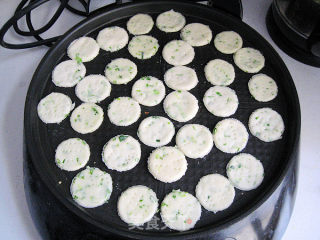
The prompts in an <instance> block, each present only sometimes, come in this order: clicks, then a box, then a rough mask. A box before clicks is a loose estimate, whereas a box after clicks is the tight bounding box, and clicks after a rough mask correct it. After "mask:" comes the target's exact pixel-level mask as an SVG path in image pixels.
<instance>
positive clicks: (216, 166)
mask: <svg viewBox="0 0 320 240" xmlns="http://www.w3.org/2000/svg"><path fill="white" fill-rule="evenodd" d="M170 9H174V10H175V11H178V12H181V13H182V14H183V15H184V16H185V17H186V20H187V24H188V23H192V22H200V23H204V24H206V25H209V26H210V28H211V29H212V31H213V37H215V35H216V34H218V33H219V32H221V31H224V30H233V31H236V32H238V33H239V34H240V35H241V36H242V38H243V40H244V42H243V46H244V47H253V48H256V49H258V50H260V51H261V52H262V53H263V55H264V56H265V59H266V64H265V67H264V68H263V69H262V70H261V71H260V73H265V74H267V75H269V76H270V77H272V78H273V79H274V80H275V81H276V82H277V85H278V88H279V92H278V96H277V97H276V98H275V99H274V100H272V101H271V102H267V103H261V102H257V101H256V100H254V99H253V98H252V97H251V96H250V93H249V90H248V86H247V83H248V80H249V79H250V77H251V76H252V74H249V73H245V72H243V71H241V70H240V69H239V68H237V67H236V66H235V65H234V63H233V57H232V55H225V54H222V53H220V52H218V51H217V50H216V49H215V47H214V46H213V43H212V42H211V43H210V44H209V45H206V46H203V47H195V59H194V60H193V62H192V63H191V64H189V65H188V66H190V67H192V68H194V69H195V70H196V72H197V75H198V79H199V83H198V85H197V86H196V87H195V88H194V89H192V90H191V91H190V92H191V93H192V94H193V95H194V96H196V97H197V99H198V101H199V111H198V113H197V115H196V117H195V118H193V119H192V120H190V121H188V122H187V123H199V124H203V125H205V126H207V127H208V128H209V129H210V130H212V129H213V128H214V126H215V124H216V123H217V122H218V121H220V120H222V118H219V117H215V116H213V115H212V114H210V113H209V112H208V111H207V110H206V108H205V107H204V105H203V102H202V98H203V95H204V93H205V91H206V90H207V89H208V88H209V87H211V84H210V83H209V82H208V81H207V80H206V79H205V76H204V70H203V69H204V66H205V65H206V63H207V62H208V61H210V60H212V59H215V58H220V59H224V60H226V61H228V62H230V63H232V64H233V65H234V66H235V72H236V78H235V81H234V82H233V83H232V84H231V85H230V86H229V87H231V88H232V89H234V90H235V91H236V93H237V96H238V98H239V108H238V110H237V112H236V113H235V114H234V115H233V116H232V117H233V118H236V119H239V120H240V121H241V122H242V123H244V124H245V126H246V127H247V129H248V119H249V116H250V114H251V113H252V112H253V111H254V110H255V109H257V108H261V107H271V108H273V109H274V110H276V111H277V112H279V113H280V114H281V115H282V117H283V120H284V123H285V127H286V128H285V132H284V135H283V138H282V139H281V140H279V141H276V142H271V143H264V142H262V141H260V140H258V139H257V138H255V137H254V136H252V135H251V134H250V133H249V135H250V136H249V141H248V144H247V146H246V148H245V149H244V150H243V151H242V152H245V153H250V154H253V155H254V156H256V157H257V158H258V159H260V160H261V162H262V163H263V166H264V169H265V177H264V180H263V182H262V184H261V185H260V186H259V187H258V188H257V189H255V190H252V191H248V192H245V191H240V190H236V196H235V199H234V202H233V204H232V205H231V206H230V207H229V208H228V209H226V210H224V211H221V212H218V213H216V214H214V213H212V212H209V211H207V210H205V209H204V208H202V214H201V219H200V220H199V221H198V222H197V224H196V226H195V228H194V229H192V230H189V231H185V232H177V231H173V230H170V229H168V228H165V225H164V224H163V223H162V222H161V220H159V221H158V222H157V223H158V227H157V228H151V229H150V228H147V227H146V224H145V225H144V226H142V227H141V228H130V227H129V226H128V225H127V224H126V223H124V222H123V221H121V220H120V218H119V216H118V214H117V200H118V197H119V196H120V194H121V192H122V191H124V190H125V189H127V188H128V187H130V186H133V185H138V184H142V185H146V186H148V187H150V188H151V189H153V190H154V191H155V192H156V194H157V197H158V198H159V201H160V202H161V201H162V199H163V198H164V196H165V195H166V194H168V193H169V192H171V190H173V189H181V190H183V191H187V192H189V193H191V194H193V195H195V187H196V184H197V183H198V181H199V179H200V178H201V177H202V176H204V175H207V174H210V173H219V174H222V175H224V176H226V170H225V168H226V165H227V163H228V161H229V160H230V159H231V158H232V156H234V154H227V153H223V152H221V151H219V150H218V149H217V148H216V147H213V149H212V151H211V152H210V153H209V154H208V155H207V156H206V157H204V158H202V159H189V158H187V161H188V169H187V172H186V174H185V176H183V177H182V178H181V179H180V180H179V181H176V182H174V183H170V184H165V183H162V182H160V181H158V180H156V179H154V178H153V177H152V175H151V174H150V173H149V172H148V170H147V159H148V156H149V154H150V153H151V151H152V150H153V148H151V147H148V146H146V145H144V144H142V143H141V150H142V156H141V160H140V162H139V164H138V165H137V166H136V167H135V168H133V169H132V170H130V171H127V172H117V171H112V170H109V169H108V168H107V167H106V166H105V165H104V163H103V162H102V160H101V152H102V148H103V146H104V144H105V143H106V142H107V141H108V140H109V139H110V138H111V137H113V136H115V135H118V134H129V135H131V136H133V137H134V138H136V139H138V137H137V128H138V126H139V124H140V122H141V121H142V120H143V119H144V118H146V117H148V116H154V115H158V116H165V117H167V116H166V114H165V112H164V110H163V107H162V104H159V105H158V106H155V107H145V106H141V109H142V115H141V117H140V119H139V120H138V121H137V122H136V123H134V124H132V125H130V126H128V127H118V126H115V125H113V124H111V123H110V121H109V119H108V117H107V114H106V113H107V107H108V104H109V103H110V102H111V101H112V100H113V99H114V98H115V97H119V96H130V95H131V88H132V85H133V83H134V81H132V82H129V83H128V84H127V85H112V91H111V95H110V97H108V98H107V99H105V100H104V101H102V102H101V103H99V106H101V107H102V108H103V110H104V112H105V119H104V121H103V124H102V125H101V127H100V128H99V129H98V130H97V131H95V132H93V133H91V134H85V135H82V134H79V133H77V132H75V131H74V130H73V129H72V128H71V126H70V120H69V118H67V119H65V120H64V121H63V122H62V123H60V124H48V125H46V124H44V123H43V122H41V120H40V119H39V118H38V115H37V105H38V103H39V101H40V100H41V99H42V98H43V97H44V96H46V95H48V94H49V93H51V92H61V93H64V94H67V95H68V96H69V97H71V99H72V100H73V102H75V103H76V106H78V105H79V104H81V101H80V100H79V99H78V98H77V97H76V96H75V92H74V88H59V87H56V86H55V85H54V84H53V83H52V81H51V72H52V70H53V68H54V67H55V66H56V65H57V64H58V63H59V62H61V61H64V60H66V59H68V57H67V55H66V49H67V47H68V45H69V44H70V43H71V42H72V41H73V40H74V39H76V38H78V37H80V36H83V35H86V36H90V37H93V38H96V36H97V34H98V32H99V31H100V30H101V29H103V28H104V27H107V26H115V25H117V26H120V27H123V28H126V22H127V21H128V19H129V18H130V17H131V16H133V15H135V14H137V13H148V14H150V15H151V16H152V17H153V19H154V20H155V19H156V17H157V15H158V14H159V13H161V12H164V11H167V10H170ZM149 35H152V36H154V37H155V38H157V39H158V41H159V44H160V48H159V50H158V52H157V54H156V55H155V56H153V57H152V58H151V59H148V60H138V59H135V58H133V57H132V56H131V55H130V54H129V52H128V50H127V48H123V49H121V50H120V51H117V52H114V53H110V52H106V51H104V50H100V53H99V55H98V57H96V58H95V59H94V60H93V61H91V62H87V63H84V64H85V66H86V68H87V75H89V74H103V73H104V69H105V66H106V65H107V63H109V62H110V61H111V60H112V59H115V58H118V57H124V58H128V59H130V60H132V61H133V62H135V63H136V64H137V67H138V74H137V76H136V78H135V80H136V79H139V78H140V77H142V76H146V75H151V76H154V77H157V78H159V79H163V75H164V73H165V72H166V70H167V69H169V68H170V67H172V66H170V65H169V64H167V63H166V62H165V61H164V60H163V58H162V56H161V52H162V48H163V46H164V45H165V44H166V43H167V42H169V41H170V40H173V39H180V37H179V32H177V33H165V32H162V31H160V30H159V29H157V27H156V26H154V27H153V29H152V31H151V32H150V33H149ZM130 38H132V35H130ZM171 91H172V90H171V89H169V88H167V87H166V94H168V93H169V92H171ZM172 121H173V120H172ZM173 123H174V126H175V129H176V132H177V131H178V129H179V128H180V127H182V126H183V125H184V124H186V123H179V122H176V121H173ZM24 129H25V142H26V147H27V149H28V153H29V155H30V159H31V162H32V166H33V167H34V170H35V171H36V172H37V174H38V175H39V177H40V179H41V181H43V182H44V184H45V185H46V186H47V187H48V189H49V190H50V192H51V193H52V194H53V195H54V196H55V197H56V198H57V199H58V201H59V202H60V203H61V204H62V205H63V206H65V207H66V209H68V211H71V212H72V213H73V214H74V215H75V216H76V217H77V218H79V219H81V221H84V222H85V223H88V224H90V225H93V226H94V227H95V228H97V229H99V231H106V232H110V233H113V234H117V235H119V236H122V237H126V238H147V239H152V238H181V239H185V238H200V237H202V236H208V235H209V234H210V233H213V232H216V231H217V230H219V229H221V228H222V227H225V226H228V225H232V224H234V223H236V222H237V221H239V220H241V219H243V218H244V217H246V216H248V215H249V214H250V213H252V212H253V211H255V210H256V209H257V208H259V206H261V205H262V204H263V203H264V202H265V201H266V200H267V199H268V198H269V197H270V196H271V195H272V193H273V192H274V191H275V190H276V189H277V187H278V186H279V184H280V183H281V182H282V180H283V178H284V176H285V175H286V174H287V172H288V169H289V167H290V166H291V165H292V161H293V154H295V153H296V151H297V148H298V141H299V133H300V108H299V101H298V96H297V92H296V89H295V86H294V84H293V81H292V78H291V76H290V73H289V72H288V70H287V68H286V66H285V64H284V63H283V61H282V60H281V58H280V57H279V55H278V54H277V53H276V51H275V50H274V49H273V48H272V47H271V45H270V44H269V43H268V42H267V41H266V40H265V39H264V38H263V37H262V36H261V35H260V34H258V33H257V32H256V31H255V30H253V29H252V28H251V27H249V26H248V25H246V24H245V23H243V22H242V21H241V20H239V19H238V18H236V17H233V16H231V15H229V14H227V13H225V12H222V11H219V10H216V9H213V8H209V7H207V6H204V5H200V4H194V3H190V2H176V1H149V2H137V3H130V4H123V5H120V6H110V7H108V8H106V9H104V10H103V11H100V12H98V13H97V14H96V15H94V16H92V17H90V18H88V19H86V20H84V21H82V22H81V23H79V24H78V25H76V26H75V27H73V28H72V29H71V30H70V31H68V32H67V33H66V34H65V35H64V36H63V37H62V38H61V40H59V41H58V42H57V43H56V44H55V45H54V46H53V47H52V48H51V49H50V50H49V51H48V53H47V54H46V55H45V57H44V58H43V59H42V61H41V63H40V64H39V66H38V68H37V70H36V72H35V74H34V76H33V79H32V81H31V83H30V86H29V90H28V94H27V98H26V103H25V116H24ZM248 131H249V130H248ZM71 137H80V138H82V139H84V140H85V141H86V142H87V143H88V144H89V145H90V149H91V156H90V160H89V162H88V164H87V166H91V167H92V166H95V167H98V168H100V169H102V170H104V171H106V172H108V173H109V174H110V175H111V177H112V179H113V192H112V195H111V198H110V200H109V201H108V203H106V204H104V205H102V206H100V207H97V208H93V209H86V208H82V207H80V206H79V205H77V204H76V203H75V202H74V201H73V199H72V196H71V194H70V191H69V188H70V184H71V181H72V179H73V177H74V176H75V175H76V174H77V173H78V172H79V171H81V170H79V171H75V172H66V171H62V170H61V169H59V168H58V167H57V166H56V165H55V161H54V155H55V149H56V147H57V146H58V144H59V143H60V142H61V141H63V140H65V139H68V138H71ZM169 145H171V146H173V145H175V140H174V138H173V140H172V141H171V143H170V144H169ZM156 217H157V218H159V219H161V218H160V214H159V213H157V214H156Z"/></svg>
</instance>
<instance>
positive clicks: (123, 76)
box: [104, 58, 138, 84]
mask: <svg viewBox="0 0 320 240" xmlns="http://www.w3.org/2000/svg"><path fill="white" fill-rule="evenodd" d="M104 73H105V75H106V77H107V79H108V80H109V81H110V82H111V83H113V84H127V83H128V82H130V81H131V80H132V79H134V77H135V76H136V75H137V73H138V69H137V65H136V64H135V63H134V62H132V61H130V60H129V59H126V58H117V59H114V60H112V61H111V62H110V63H109V64H108V65H107V66H106V69H105V71H104Z"/></svg>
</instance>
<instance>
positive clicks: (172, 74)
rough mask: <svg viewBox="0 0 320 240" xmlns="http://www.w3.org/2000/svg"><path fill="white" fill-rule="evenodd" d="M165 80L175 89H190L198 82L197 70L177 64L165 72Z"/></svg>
mask: <svg viewBox="0 0 320 240" xmlns="http://www.w3.org/2000/svg"><path fill="white" fill-rule="evenodd" d="M164 81H165V83H166V84H167V86H168V87H169V88H171V89H173V90H182V91H189V90H191V89H192V88H194V87H195V86H197V84H198V77H197V74H196V71H195V70H194V69H192V68H189V67H186V66H176V67H172V68H170V69H168V70H167V71H166V73H165V74H164Z"/></svg>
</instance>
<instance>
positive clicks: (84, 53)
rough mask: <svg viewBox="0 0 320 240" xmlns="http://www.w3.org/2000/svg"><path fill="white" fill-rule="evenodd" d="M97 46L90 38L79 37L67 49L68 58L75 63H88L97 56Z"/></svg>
mask: <svg viewBox="0 0 320 240" xmlns="http://www.w3.org/2000/svg"><path fill="white" fill-rule="evenodd" d="M99 50H100V48H99V45H98V43H97V42H96V40H94V39H93V38H91V37H80V38H78V39H76V40H74V41H73V42H72V43H71V44H70V45H69V47H68V50H67V52H68V56H69V57H70V58H71V59H73V60H76V61H77V62H79V63H80V62H89V61H91V60H93V59H94V58H95V57H96V56H98V54H99Z"/></svg>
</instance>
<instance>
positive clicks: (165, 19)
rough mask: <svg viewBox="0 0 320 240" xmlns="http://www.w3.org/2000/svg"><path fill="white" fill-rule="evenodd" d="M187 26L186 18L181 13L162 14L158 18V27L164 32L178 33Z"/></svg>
mask: <svg viewBox="0 0 320 240" xmlns="http://www.w3.org/2000/svg"><path fill="white" fill-rule="evenodd" d="M185 24H186V18H185V17H184V16H183V15H182V14H181V13H179V12H175V11H174V10H172V9H171V10H170V11H166V12H163V13H161V14H160V15H159V16H158V17H157V21H156V25H157V27H158V28H159V29H160V30H161V31H164V32H178V31H180V30H181V29H182V28H183V27H184V25H185Z"/></svg>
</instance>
